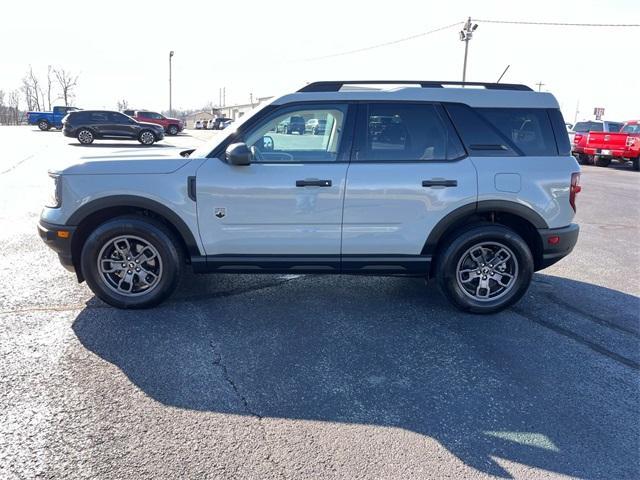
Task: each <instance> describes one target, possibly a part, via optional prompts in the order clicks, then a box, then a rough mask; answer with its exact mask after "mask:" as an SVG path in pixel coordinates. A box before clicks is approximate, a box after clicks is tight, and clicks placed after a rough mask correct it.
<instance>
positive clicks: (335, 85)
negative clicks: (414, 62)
mask: <svg viewBox="0 0 640 480" xmlns="http://www.w3.org/2000/svg"><path fill="white" fill-rule="evenodd" d="M384 84H388V85H416V84H417V85H420V86H421V87H422V88H445V86H448V85H452V86H458V87H465V86H469V87H484V88H486V89H488V90H524V91H528V92H532V91H533V90H532V89H531V88H529V87H527V86H526V85H521V84H518V83H487V82H447V81H445V82H440V81H435V80H338V81H323V82H313V83H309V84H308V85H305V86H304V87H302V88H301V89H300V90H298V92H338V91H340V89H341V88H342V87H343V86H345V85H384Z"/></svg>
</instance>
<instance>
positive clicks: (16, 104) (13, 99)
mask: <svg viewBox="0 0 640 480" xmlns="http://www.w3.org/2000/svg"><path fill="white" fill-rule="evenodd" d="M8 105H9V111H10V115H11V117H12V119H13V122H14V123H15V124H16V125H19V124H20V91H19V90H12V91H11V92H10V93H9V104H8Z"/></svg>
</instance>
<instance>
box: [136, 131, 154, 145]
mask: <svg viewBox="0 0 640 480" xmlns="http://www.w3.org/2000/svg"><path fill="white" fill-rule="evenodd" d="M138 141H139V142H140V143H141V144H143V145H153V142H155V141H156V136H155V135H154V134H153V132H150V131H149V130H145V131H143V132H141V133H140V136H139V137H138Z"/></svg>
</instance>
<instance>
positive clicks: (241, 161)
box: [224, 143, 253, 165]
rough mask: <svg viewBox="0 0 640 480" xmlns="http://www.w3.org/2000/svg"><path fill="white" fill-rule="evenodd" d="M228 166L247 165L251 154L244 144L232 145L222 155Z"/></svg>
mask: <svg viewBox="0 0 640 480" xmlns="http://www.w3.org/2000/svg"><path fill="white" fill-rule="evenodd" d="M224 156H225V158H226V160H227V163H229V164H230V165H249V164H251V159H252V157H253V154H252V153H251V150H250V149H249V147H247V144H246V143H232V144H231V145H229V146H228V147H227V150H226V151H225V153H224Z"/></svg>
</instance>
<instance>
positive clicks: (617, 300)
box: [0, 127, 640, 479]
mask: <svg viewBox="0 0 640 480" xmlns="http://www.w3.org/2000/svg"><path fill="white" fill-rule="evenodd" d="M199 135H200V136H202V135H206V133H204V134H203V133H199ZM199 141H200V140H198V139H195V138H191V137H189V136H181V137H179V138H170V139H168V140H167V141H165V142H164V144H165V145H168V144H170V145H172V146H174V147H176V148H186V147H188V146H191V145H195V144H197V143H199ZM68 143H69V141H68V139H65V138H64V137H62V136H61V135H60V133H59V132H48V133H44V132H39V131H35V130H33V129H31V128H28V127H16V128H13V127H0V152H2V154H1V155H0V206H1V208H0V240H2V242H0V278H2V279H3V280H2V287H3V288H2V289H1V290H0V478H2V479H13V478H60V479H68V478H74V479H75V478H122V479H127V478H131V479H138V478H198V479H200V478H255V479H263V478H350V479H352V478H388V479H402V478H447V477H448V478H462V477H465V478H484V477H488V476H496V477H501V478H512V477H516V478H536V479H537V478H557V477H562V476H570V477H583V478H601V479H632V478H639V477H640V467H639V452H640V440H639V439H640V436H639V434H640V424H639V423H638V419H639V418H640V417H639V413H640V412H639V410H640V390H639V386H640V385H639V382H638V380H639V376H638V369H639V367H640V349H639V348H638V347H639V345H640V329H639V315H640V300H639V295H640V271H639V264H640V250H639V249H638V234H639V233H640V227H639V226H638V224H639V220H640V215H639V213H638V201H639V200H640V188H639V187H640V175H638V174H637V173H636V172H633V171H631V170H630V169H629V168H625V167H616V168H609V169H600V168H597V167H585V170H584V175H583V186H584V191H583V193H581V194H580V198H579V202H578V209H579V214H578V221H579V222H580V223H581V224H582V234H581V238H580V241H579V244H578V247H577V250H576V251H575V252H574V254H573V255H572V256H571V257H570V258H567V259H565V260H564V261H562V262H561V263H559V264H557V265H555V266H553V267H552V268H549V269H548V270H546V271H545V272H543V273H540V274H536V276H535V280H534V282H533V285H532V288H531V289H530V291H529V293H528V295H527V296H526V298H525V299H524V300H523V301H521V302H520V303H519V304H518V305H517V306H516V307H514V308H513V309H510V310H508V311H506V312H503V313H502V314H500V315H495V316H492V317H477V316H469V315H463V314H460V313H458V312H456V311H454V310H452V308H451V307H450V306H449V305H448V304H447V303H446V302H445V301H444V300H443V299H442V298H441V296H440V295H439V294H438V292H437V291H436V290H435V289H434V288H430V289H428V288H425V286H424V283H423V282H422V281H419V280H407V279H398V278H350V277H346V276H344V277H341V276H338V277H322V276H316V277H314V276H235V275H226V276H209V277H207V276H194V275H191V276H189V277H188V278H187V279H186V280H185V282H184V284H183V286H182V288H181V289H180V291H179V292H178V293H177V294H176V295H175V296H174V297H172V299H171V301H169V302H167V303H166V304H164V305H163V306H161V307H160V308H157V309H154V310H148V311H143V312H123V311H118V310H115V309H112V308H108V307H107V306H105V305H104V304H103V303H101V302H100V301H98V300H96V299H95V298H94V297H93V295H92V294H91V292H90V291H89V290H88V288H87V287H86V286H85V285H78V284H77V283H75V281H74V278H73V276H72V275H71V274H69V273H67V272H66V271H65V270H63V269H62V268H61V267H60V266H59V265H58V263H57V259H56V257H55V255H54V254H53V253H52V252H50V251H49V250H48V249H47V248H46V247H45V246H44V244H43V243H42V242H41V241H40V239H39V238H38V237H37V236H36V233H35V223H36V220H37V217H38V214H39V209H40V205H41V204H42V202H43V200H44V192H43V189H42V185H43V182H44V180H45V171H46V168H47V167H48V166H49V165H51V164H53V163H55V162H57V161H60V160H67V159H69V158H70V157H71V156H75V155H87V154H93V155H95V154H100V155H110V154H112V153H115V152H118V154H123V153H124V154H143V155H146V154H149V153H150V152H151V151H152V150H147V149H140V148H139V147H138V146H137V144H135V143H122V144H113V143H111V144H106V146H104V145H105V144H104V143H103V144H102V145H103V146H95V147H80V146H76V145H69V144H68ZM154 150H155V151H156V152H159V153H162V154H171V153H173V152H174V151H175V150H174V149H173V148H172V147H171V146H169V147H167V146H164V147H157V148H156V149H154Z"/></svg>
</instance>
